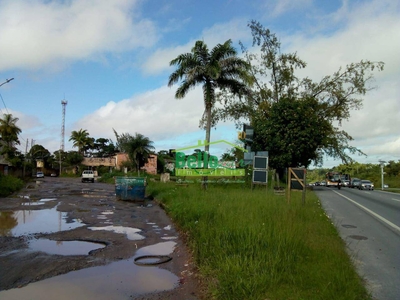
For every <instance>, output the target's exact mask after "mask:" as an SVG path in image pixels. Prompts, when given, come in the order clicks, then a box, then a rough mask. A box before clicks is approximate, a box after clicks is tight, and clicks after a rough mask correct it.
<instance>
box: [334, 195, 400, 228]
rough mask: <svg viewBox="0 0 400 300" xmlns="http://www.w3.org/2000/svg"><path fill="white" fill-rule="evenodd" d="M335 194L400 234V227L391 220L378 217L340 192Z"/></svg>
mask: <svg viewBox="0 0 400 300" xmlns="http://www.w3.org/2000/svg"><path fill="white" fill-rule="evenodd" d="M333 192H335V193H336V194H338V195H339V196H341V197H343V198H345V199H346V200H349V201H350V202H352V203H354V204H355V205H357V206H359V207H360V208H362V209H363V210H365V211H366V212H368V213H370V214H371V215H373V216H374V217H376V218H377V219H379V220H381V221H382V222H383V223H385V224H387V225H389V226H390V227H392V228H393V229H395V230H397V231H399V232H400V227H399V226H397V225H396V224H393V223H392V222H390V221H389V220H386V219H385V218H384V217H381V216H380V215H378V214H377V213H375V212H373V211H372V210H370V209H368V208H366V207H365V206H363V205H361V204H359V203H357V202H356V201H354V200H351V199H350V198H349V197H346V196H344V195H342V194H340V193H338V192H336V191H333Z"/></svg>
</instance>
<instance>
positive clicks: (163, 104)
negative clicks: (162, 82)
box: [73, 86, 204, 141]
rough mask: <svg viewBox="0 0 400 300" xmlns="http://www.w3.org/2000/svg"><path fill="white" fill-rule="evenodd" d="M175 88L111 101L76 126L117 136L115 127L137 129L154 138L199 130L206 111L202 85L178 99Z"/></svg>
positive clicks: (100, 134) (125, 130)
mask: <svg viewBox="0 0 400 300" xmlns="http://www.w3.org/2000/svg"><path fill="white" fill-rule="evenodd" d="M177 87H178V86H174V87H172V88H168V87H162V88H159V89H157V90H153V91H150V92H146V93H144V94H141V95H135V96H133V97H132V98H130V99H125V100H122V101H119V102H109V103H107V104H106V105H105V106H103V107H101V108H99V109H98V110H97V111H95V112H93V113H91V114H90V115H87V116H85V117H84V118H82V119H81V120H80V121H78V122H77V123H76V124H75V125H74V128H75V129H73V130H79V129H80V128H83V129H87V130H88V132H89V133H90V136H93V137H97V138H98V137H108V138H114V140H115V136H114V133H113V128H114V129H115V130H116V131H117V132H118V133H119V134H121V133H130V134H134V133H135V132H138V133H141V134H144V135H145V136H148V137H149V138H150V139H151V140H153V141H156V140H164V139H169V138H176V137H177V136H178V135H181V134H188V133H190V132H193V131H196V130H198V124H199V119H200V118H201V116H202V114H203V112H204V102H203V95H202V90H201V88H196V89H194V90H192V91H190V92H189V93H188V94H187V96H186V97H185V98H184V99H180V100H177V99H175V97H174V95H175V91H176V89H177Z"/></svg>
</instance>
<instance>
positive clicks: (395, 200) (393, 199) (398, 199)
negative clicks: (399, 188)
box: [392, 198, 400, 202]
mask: <svg viewBox="0 0 400 300" xmlns="http://www.w3.org/2000/svg"><path fill="white" fill-rule="evenodd" d="M392 200H394V201H399V202H400V199H395V198H392Z"/></svg>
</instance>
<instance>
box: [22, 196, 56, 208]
mask: <svg viewBox="0 0 400 300" xmlns="http://www.w3.org/2000/svg"><path fill="white" fill-rule="evenodd" d="M21 198H24V199H28V200H29V202H24V203H21V205H23V206H33V205H43V204H45V203H46V202H49V201H55V200H57V198H49V199H47V198H44V199H40V200H30V198H29V196H24V197H21Z"/></svg>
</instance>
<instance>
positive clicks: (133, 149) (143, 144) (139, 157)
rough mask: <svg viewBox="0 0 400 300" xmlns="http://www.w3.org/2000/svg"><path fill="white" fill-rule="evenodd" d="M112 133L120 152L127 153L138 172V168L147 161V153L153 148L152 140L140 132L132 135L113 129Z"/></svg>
mask: <svg viewBox="0 0 400 300" xmlns="http://www.w3.org/2000/svg"><path fill="white" fill-rule="evenodd" d="M114 134H115V137H116V138H117V148H118V149H119V150H120V151H121V152H123V153H127V154H128V157H129V159H130V161H131V163H132V165H133V166H134V168H135V169H136V170H137V171H138V172H139V170H140V168H141V167H142V166H144V164H145V163H146V162H147V161H148V158H149V155H150V154H151V153H152V151H153V150H154V149H155V147H154V146H153V141H151V140H150V139H149V138H148V137H146V136H144V135H143V134H140V133H135V135H134V136H132V135H131V134H129V133H122V134H118V133H117V132H116V131H115V130H114Z"/></svg>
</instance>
